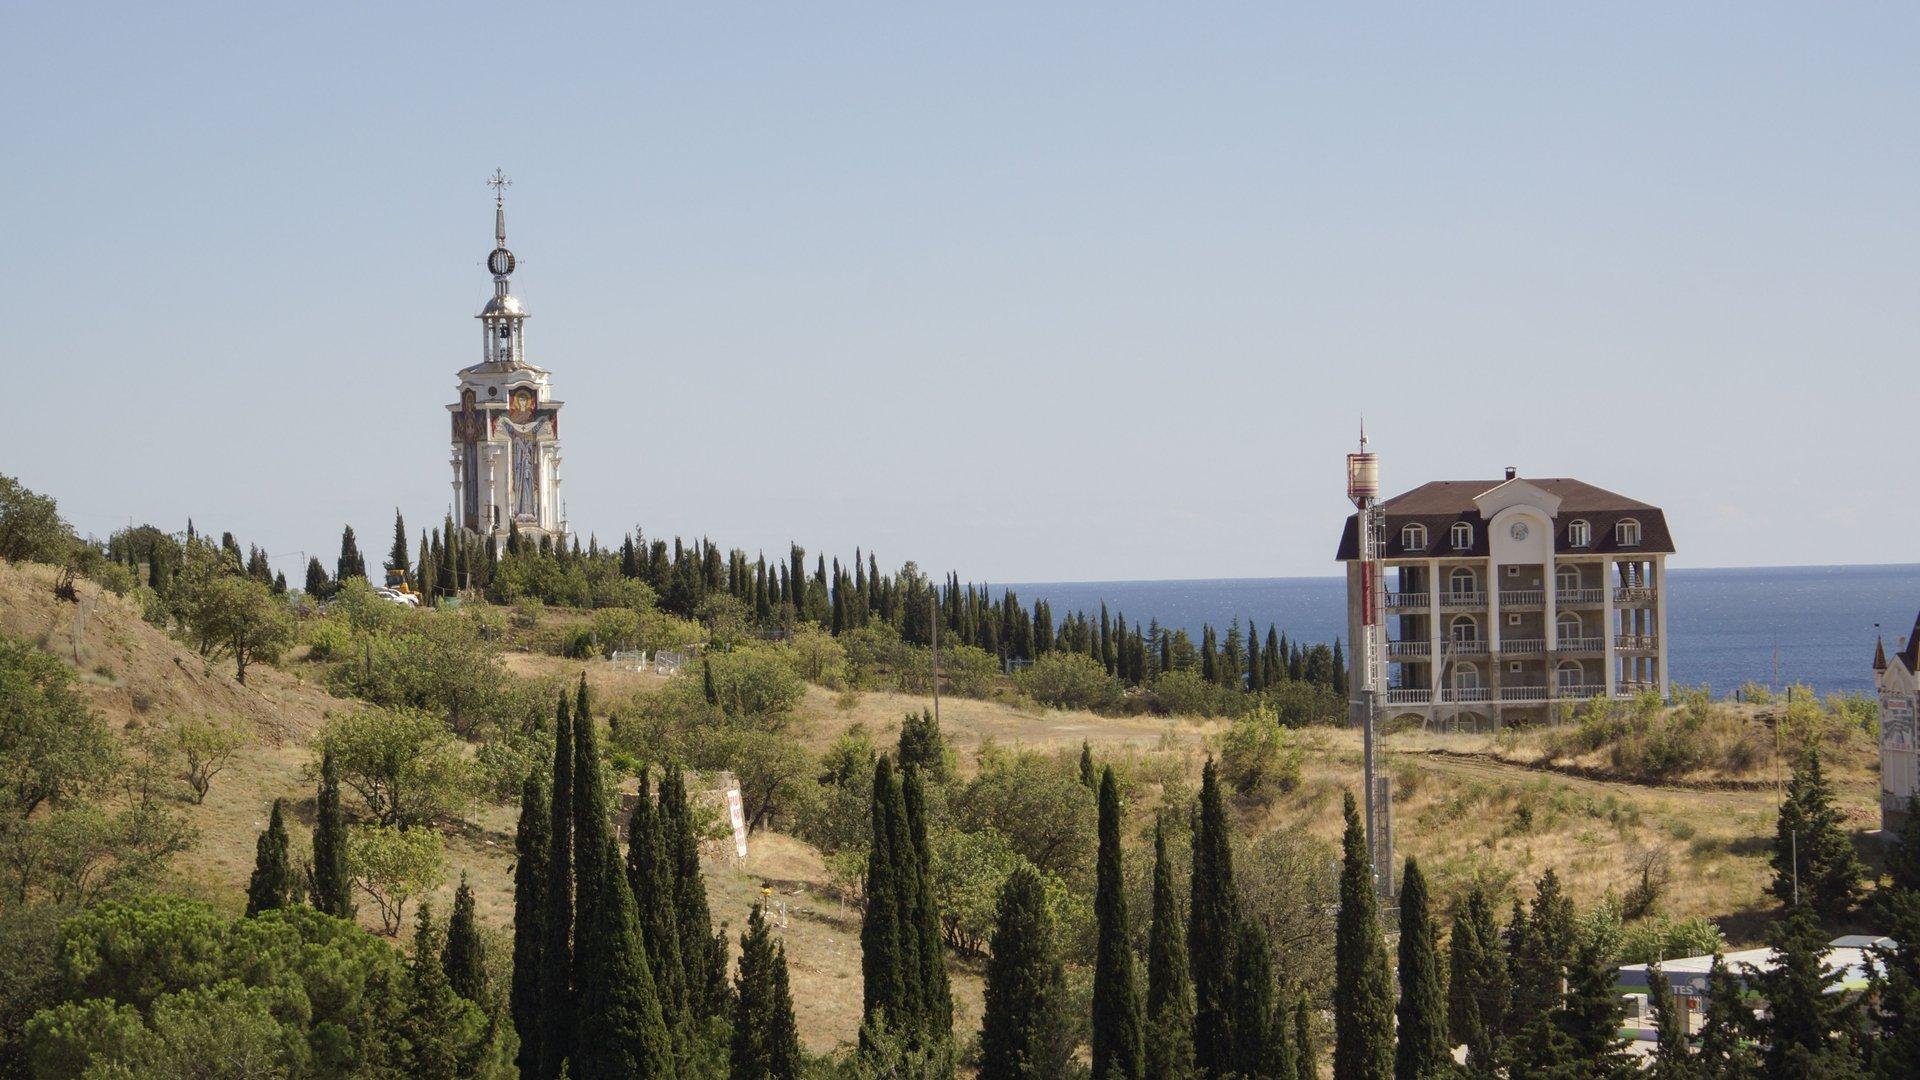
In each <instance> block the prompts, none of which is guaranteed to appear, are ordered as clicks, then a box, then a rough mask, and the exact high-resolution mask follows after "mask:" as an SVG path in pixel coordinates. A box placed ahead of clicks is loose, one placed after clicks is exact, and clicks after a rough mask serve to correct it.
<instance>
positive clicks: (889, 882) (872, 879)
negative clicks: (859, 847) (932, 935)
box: [860, 756, 908, 1046]
mask: <svg viewBox="0 0 1920 1080" xmlns="http://www.w3.org/2000/svg"><path fill="white" fill-rule="evenodd" d="M893 789H894V780H893V762H892V761H891V760H889V759H888V758H886V757H884V756H883V757H881V758H880V759H879V760H877V761H875V762H874V764H873V797H872V803H871V804H870V806H871V808H870V821H871V832H870V834H869V840H868V843H867V881H866V897H867V907H866V911H865V913H864V914H863V915H862V916H861V920H860V982H861V991H862V1006H861V1019H862V1024H861V1039H862V1044H863V1046H864V1045H866V1043H867V1041H868V1036H867V1032H868V1028H869V1026H874V1027H881V1028H890V1029H893V1030H896V1031H898V1030H903V1028H904V1023H905V1022H906V1021H907V1019H908V1018H907V1017H906V1016H904V1015H903V1012H904V1010H903V1008H902V1004H903V1002H904V1001H905V1000H906V987H905V985H904V983H905V979H906V976H907V972H906V969H905V966H904V964H903V963H902V959H903V956H904V952H903V950H902V948H901V942H900V938H901V927H900V896H899V893H900V875H899V874H898V873H897V872H896V867H895V865H894V859H895V856H896V854H897V853H896V852H895V850H894V846H893V837H894V834H895V833H896V832H897V829H896V828H895V826H894V825H893V823H892V821H891V820H890V819H891V818H892V814H893V799H892V793H893Z"/></svg>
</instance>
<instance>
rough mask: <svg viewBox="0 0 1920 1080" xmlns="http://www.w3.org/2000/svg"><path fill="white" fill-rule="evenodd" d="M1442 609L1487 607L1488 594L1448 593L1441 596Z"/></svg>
mask: <svg viewBox="0 0 1920 1080" xmlns="http://www.w3.org/2000/svg"><path fill="white" fill-rule="evenodd" d="M1440 604H1441V606H1442V607H1486V606H1487V594H1486V593H1483V592H1447V593H1441V594H1440Z"/></svg>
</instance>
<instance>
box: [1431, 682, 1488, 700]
mask: <svg viewBox="0 0 1920 1080" xmlns="http://www.w3.org/2000/svg"><path fill="white" fill-rule="evenodd" d="M1440 700H1442V701H1453V702H1461V701H1492V700H1493V691H1491V690H1489V689H1487V688H1486V687H1484V686H1462V687H1458V688H1449V689H1446V690H1442V691H1440Z"/></svg>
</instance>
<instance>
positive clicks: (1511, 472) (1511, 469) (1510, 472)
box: [1507, 465, 1519, 480]
mask: <svg viewBox="0 0 1920 1080" xmlns="http://www.w3.org/2000/svg"><path fill="white" fill-rule="evenodd" d="M1518 474H1519V470H1518V469H1515V468H1514V467H1513V466H1511V465H1509V466H1507V479H1509V480H1511V479H1513V478H1514V477H1515V476H1517V475H1518Z"/></svg>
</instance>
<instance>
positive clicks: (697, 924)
mask: <svg viewBox="0 0 1920 1080" xmlns="http://www.w3.org/2000/svg"><path fill="white" fill-rule="evenodd" d="M660 833H661V837H662V839H663V840H664V841H665V843H666V851H667V855H668V858H669V860H670V863H671V866H672V869H673V913H674V917H675V918H676V919H678V920H679V940H680V966H681V968H682V970H683V971H684V973H685V976H684V977H685V981H686V993H687V1000H688V1005H689V1007H690V1008H691V1009H692V1011H693V1014H694V1015H695V1016H697V1017H699V1018H701V1019H703V1020H704V1019H707V1018H710V1017H714V1016H718V1015H720V1014H722V1013H723V1012H725V1011H726V1008H727V941H726V935H725V932H724V931H720V932H716V931H715V930H714V928H713V912H712V909H711V908H710V907H709V906H708V904H707V882H706V878H705V876H704V875H702V874H701V872H700V838H699V837H698V836H696V835H694V824H693V814H692V812H691V811H690V810H689V809H688V807H687V782H686V776H685V774H683V773H682V772H681V771H680V767H679V766H678V765H668V766H667V767H666V769H665V771H664V772H662V773H661V775H660Z"/></svg>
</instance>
